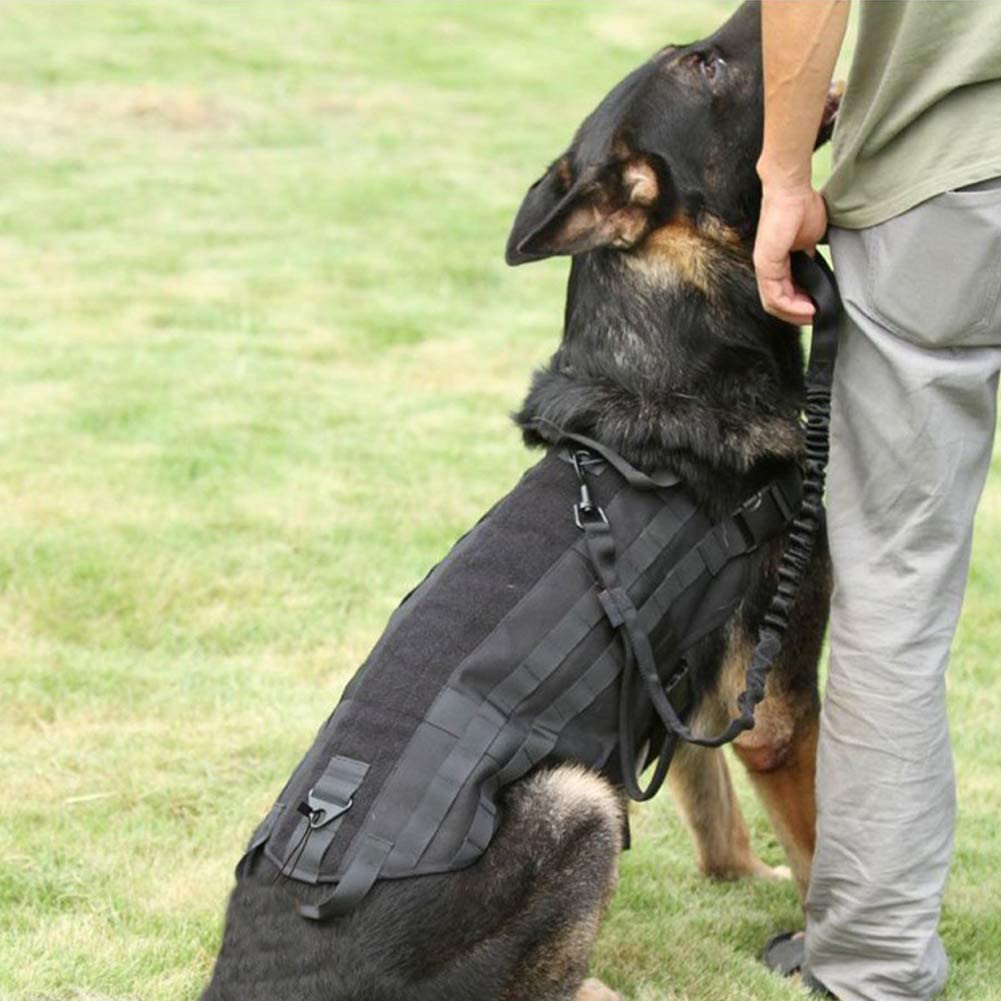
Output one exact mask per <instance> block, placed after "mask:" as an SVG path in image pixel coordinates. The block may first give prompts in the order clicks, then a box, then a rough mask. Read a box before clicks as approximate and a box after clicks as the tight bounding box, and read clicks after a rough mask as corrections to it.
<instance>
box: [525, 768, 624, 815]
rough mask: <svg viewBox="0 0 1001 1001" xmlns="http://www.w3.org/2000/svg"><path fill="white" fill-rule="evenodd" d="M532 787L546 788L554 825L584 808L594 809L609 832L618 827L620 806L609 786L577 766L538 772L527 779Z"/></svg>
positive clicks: (600, 778)
mask: <svg viewBox="0 0 1001 1001" xmlns="http://www.w3.org/2000/svg"><path fill="white" fill-rule="evenodd" d="M531 781H532V783H533V784H535V785H543V784H544V785H548V786H549V787H550V788H549V790H548V791H547V793H546V797H547V801H548V803H549V804H550V809H551V810H552V814H553V815H552V819H553V821H554V822H555V823H562V822H563V821H564V820H565V818H568V817H570V816H573V815H575V814H578V813H580V812H581V810H582V809H584V808H585V807H588V806H590V807H592V808H596V809H598V810H599V811H600V812H601V813H602V814H604V816H605V817H606V819H607V820H608V823H609V826H610V827H611V828H612V829H619V828H621V826H622V804H621V802H620V800H619V797H618V796H617V795H616V794H615V791H614V790H613V789H612V787H611V786H610V785H609V784H608V782H606V781H605V780H604V779H603V778H602V777H601V776H600V775H597V774H596V773H594V772H592V771H590V770H589V769H587V768H584V767H583V766H581V765H563V766H561V767H559V768H554V769H553V770H552V771H547V772H540V773H539V774H538V775H537V776H535V777H534V778H533V779H531Z"/></svg>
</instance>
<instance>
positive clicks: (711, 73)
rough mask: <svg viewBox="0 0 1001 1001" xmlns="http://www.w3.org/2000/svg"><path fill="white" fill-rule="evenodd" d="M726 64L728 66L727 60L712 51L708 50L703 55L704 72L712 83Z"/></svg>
mask: <svg viewBox="0 0 1001 1001" xmlns="http://www.w3.org/2000/svg"><path fill="white" fill-rule="evenodd" d="M724 66H726V60H725V59H721V58H720V57H719V56H717V55H713V53H711V52H707V53H706V54H705V55H704V56H703V57H702V73H703V75H704V76H705V78H706V79H707V80H708V81H709V82H710V83H713V82H714V81H715V80H716V77H717V76H718V75H719V73H720V71H721V70H722V69H723V67H724Z"/></svg>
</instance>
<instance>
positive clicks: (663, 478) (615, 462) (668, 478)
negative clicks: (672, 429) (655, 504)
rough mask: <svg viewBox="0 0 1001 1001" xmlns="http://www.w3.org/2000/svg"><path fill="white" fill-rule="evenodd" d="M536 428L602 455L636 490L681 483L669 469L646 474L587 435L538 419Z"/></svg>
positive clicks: (655, 488) (660, 488)
mask: <svg viewBox="0 0 1001 1001" xmlns="http://www.w3.org/2000/svg"><path fill="white" fill-rule="evenodd" d="M533 423H534V425H535V426H536V427H538V426H539V425H542V424H544V425H546V426H547V427H548V428H549V429H550V430H551V431H555V432H556V434H557V435H559V438H560V440H561V441H573V442H576V443H577V444H578V445H583V446H584V448H586V449H587V450H588V451H589V452H594V453H595V454H596V455H600V456H601V458H602V459H604V460H605V462H607V463H608V464H609V465H610V466H611V467H612V468H613V469H614V470H615V471H616V472H617V473H618V474H619V475H620V476H621V477H622V478H623V479H624V480H625V481H626V483H628V484H629V486H631V487H633V488H634V489H635V490H663V489H665V488H666V487H674V486H677V485H678V484H679V483H680V482H681V477H680V476H678V474H677V473H675V472H672V471H671V470H669V469H665V470H660V471H657V472H654V473H644V472H641V471H640V470H639V469H637V468H636V467H635V466H633V465H631V464H630V463H628V462H626V460H625V459H623V458H622V456H621V455H619V454H618V452H616V451H614V450H613V449H611V448H609V447H608V446H607V445H603V444H602V443H601V442H600V441H595V440H594V439H593V438H588V437H587V436H586V435H582V434H577V433H576V432H573V431H565V430H564V429H563V428H561V427H560V426H559V425H558V424H554V423H553V422H552V421H548V420H546V419H545V418H544V417H538V418H536V420H535V421H534V422H533Z"/></svg>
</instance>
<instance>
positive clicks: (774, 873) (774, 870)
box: [761, 863, 792, 879]
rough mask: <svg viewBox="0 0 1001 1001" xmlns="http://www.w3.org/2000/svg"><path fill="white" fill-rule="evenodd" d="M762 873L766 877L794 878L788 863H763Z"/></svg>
mask: <svg viewBox="0 0 1001 1001" xmlns="http://www.w3.org/2000/svg"><path fill="white" fill-rule="evenodd" d="M762 870H763V871H762V872H761V875H762V876H763V877H764V878H765V879H792V869H790V868H789V866H787V865H765V864H764V863H762Z"/></svg>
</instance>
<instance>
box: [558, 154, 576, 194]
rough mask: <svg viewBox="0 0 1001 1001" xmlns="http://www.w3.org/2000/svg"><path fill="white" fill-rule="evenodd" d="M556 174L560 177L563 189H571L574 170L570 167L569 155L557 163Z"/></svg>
mask: <svg viewBox="0 0 1001 1001" xmlns="http://www.w3.org/2000/svg"><path fill="white" fill-rule="evenodd" d="M556 176H557V178H558V179H559V182H560V184H561V185H562V186H563V190H564V191H569V190H570V185H571V183H572V182H573V172H572V171H571V169H570V158H569V157H566V156H565V157H563V158H562V159H561V160H560V161H559V163H557V164H556Z"/></svg>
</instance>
